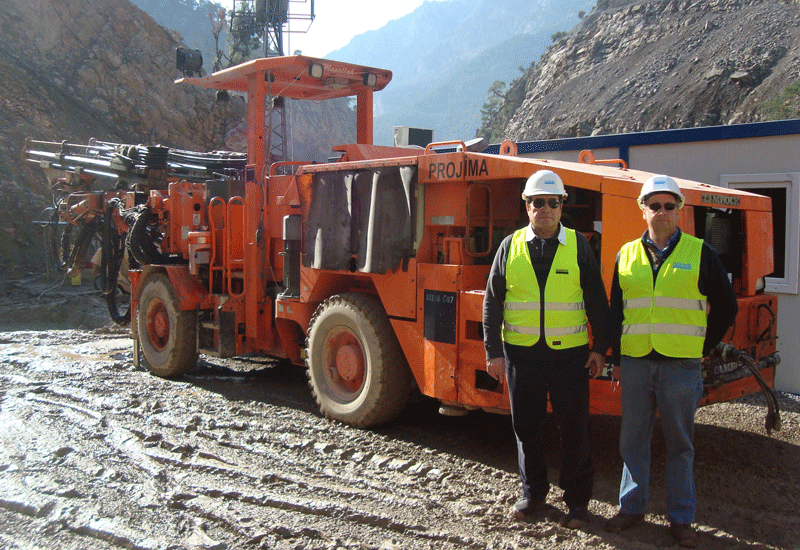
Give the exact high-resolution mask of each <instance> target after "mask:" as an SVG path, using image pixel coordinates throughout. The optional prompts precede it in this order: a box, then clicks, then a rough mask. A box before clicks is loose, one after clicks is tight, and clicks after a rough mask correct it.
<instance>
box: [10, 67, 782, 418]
mask: <svg viewBox="0 0 800 550" xmlns="http://www.w3.org/2000/svg"><path fill="white" fill-rule="evenodd" d="M391 77H392V75H391V72H389V71H387V70H382V69H377V68H372V67H365V66H358V65H352V64H347V63H340V62H335V61H330V60H326V59H317V58H311V57H305V56H289V57H273V58H262V59H256V60H252V61H249V62H246V63H243V64H241V65H237V66H235V67H231V68H228V69H225V70H222V71H219V72H216V73H213V74H211V75H209V76H205V77H196V78H182V79H180V80H178V81H177V83H178V84H180V85H196V86H202V87H205V88H212V89H217V90H227V91H230V92H239V93H242V94H246V96H247V109H248V113H247V122H248V145H247V154H246V156H245V155H243V154H236V153H224V152H214V153H194V152H189V151H175V150H171V149H168V148H163V147H141V146H129V145H121V144H110V143H103V142H91V143H90V144H89V145H81V146H78V145H71V144H69V143H57V144H48V143H45V142H37V141H30V140H29V142H28V144H27V145H26V156H27V158H28V159H29V160H31V161H32V162H36V163H39V164H40V165H41V166H42V167H44V168H45V169H46V171H47V172H48V174H49V176H48V177H50V180H51V183H52V184H53V188H54V189H56V190H57V198H56V199H55V203H54V214H53V216H54V219H56V218H57V220H58V221H59V222H60V223H61V224H62V225H64V224H65V225H68V226H73V227H79V228H84V230H86V228H87V227H88V228H90V230H92V231H95V233H96V234H99V235H100V236H101V241H102V249H103V265H104V268H103V273H104V274H105V282H104V286H103V288H104V292H105V294H106V296H107V297H109V304H110V310H111V311H112V316H114V317H115V319H117V320H118V321H120V322H125V321H126V320H127V318H128V315H126V314H125V313H121V312H119V311H118V308H117V305H118V301H117V300H116V298H115V296H116V295H118V292H117V291H116V289H115V287H116V285H117V281H118V275H117V272H118V270H119V269H120V267H121V266H123V260H127V264H128V265H127V274H128V275H129V277H130V282H131V285H130V288H131V290H130V314H129V318H130V319H131V323H130V327H131V330H130V335H131V338H132V339H133V345H134V360H135V362H136V363H137V364H141V365H143V366H145V367H146V368H148V369H150V371H152V372H153V373H154V374H156V375H159V376H177V375H180V374H182V373H185V372H187V371H189V370H190V369H192V368H193V367H194V365H195V363H196V361H197V359H198V354H206V355H211V356H218V357H231V356H237V355H244V354H254V353H257V354H264V355H267V356H272V357H276V358H285V359H287V360H289V361H291V362H292V363H295V364H297V365H302V366H305V367H306V368H307V369H308V377H309V381H310V386H311V389H312V391H313V394H314V396H315V398H316V401H317V403H318V404H319V407H320V410H321V412H322V413H323V414H324V415H326V416H328V417H330V418H333V419H338V420H341V421H343V422H346V423H349V424H352V425H356V426H365V427H366V426H374V425H378V424H381V423H385V422H387V421H390V420H392V419H393V418H395V417H396V416H397V415H398V414H399V413H400V411H401V410H402V409H403V408H404V406H405V405H406V402H407V400H408V397H409V395H410V392H411V391H412V390H413V389H414V387H415V386H416V388H418V389H419V391H420V392H421V393H422V394H424V395H426V396H430V397H431V398H434V399H437V400H439V401H440V403H441V410H442V412H444V413H448V414H459V413H463V412H466V411H468V410H472V409H483V410H486V411H492V412H506V411H508V407H509V403H508V394H507V391H506V389H505V388H504V386H503V385H502V384H500V383H498V381H497V380H494V379H492V378H491V377H489V375H488V374H487V373H486V369H485V354H484V348H483V335H482V302H483V297H484V289H485V286H486V280H487V275H488V273H489V268H490V264H491V261H492V259H493V256H494V252H495V250H496V248H497V246H498V245H499V243H500V241H501V240H502V239H503V237H505V236H506V235H508V234H509V233H511V232H512V231H514V230H515V229H517V228H519V227H521V226H523V225H524V224H525V223H527V217H526V215H525V211H524V206H523V204H522V201H520V198H519V197H520V193H521V190H522V187H523V185H524V183H525V180H526V179H527V178H528V176H530V175H531V174H532V173H534V172H536V171H537V170H540V169H548V170H552V171H554V172H556V173H557V174H558V175H559V176H560V177H561V179H562V180H563V182H564V184H565V185H566V187H567V191H568V193H569V196H570V200H569V202H568V204H566V205H565V206H564V215H563V222H564V224H565V225H567V226H568V227H572V228H574V229H575V230H577V231H581V232H583V233H584V234H585V235H586V236H587V237H588V238H589V241H590V243H591V244H592V245H593V246H594V247H595V250H596V252H597V255H598V259H599V260H600V265H601V268H602V274H603V276H604V279H605V281H606V284H607V285H609V284H610V279H611V274H612V272H613V266H614V261H615V256H616V253H617V251H618V250H619V249H620V247H621V246H622V244H623V243H625V242H627V241H629V240H632V239H635V238H637V237H638V236H640V235H641V234H642V232H643V230H644V225H643V223H642V220H641V213H640V210H639V207H638V206H637V204H636V199H637V197H638V195H639V190H640V188H641V185H642V183H643V182H644V181H645V180H646V179H647V178H648V177H649V176H651V175H652V174H650V173H646V172H641V171H636V170H629V169H627V167H626V166H625V164H624V162H622V161H614V162H612V163H609V162H608V161H603V162H600V161H595V160H594V158H593V155H592V154H591V152H588V151H586V152H584V153H582V154H581V155H580V158H579V161H580V162H562V161H555V160H542V159H532V158H522V157H520V156H517V152H516V146H515V144H514V143H513V142H510V141H506V142H504V143H503V144H502V145H501V147H500V153H499V154H487V153H483V152H481V151H480V150H474V149H476V147H475V143H464V142H460V141H452V142H443V143H432V144H430V145H428V146H427V147H425V148H424V149H423V148H408V147H386V146H377V145H373V143H372V126H373V93H374V92H376V91H378V90H381V89H383V88H384V87H385V86H386V85H387V84H388V83H389V81H390V80H391ZM353 96H354V97H355V99H356V114H357V132H356V135H357V140H356V141H357V142H356V143H354V144H345V145H338V146H334V147H333V152H334V157H335V158H334V159H333V160H331V161H329V162H326V163H310V162H300V161H291V162H289V161H280V162H270V161H269V159H268V158H267V155H266V154H265V150H266V149H267V148H266V139H267V137H268V132H269V131H270V130H269V128H266V127H265V111H266V109H267V106H268V105H270V104H271V103H270V102H274V101H275V100H276V98H291V99H293V100H314V101H319V100H325V99H331V98H338V97H353ZM477 148H478V149H482V148H481V147H477ZM98 174H102V175H113V176H114V177H115V178H116V180H117V185H116V186H115V188H114V189H113V190H106V191H100V190H93V189H92V185H93V183H94V181H95V180H96V179H97V178H99V177H102V176H101V175H98ZM678 184H679V185H680V187H681V190H682V191H683V194H684V195H685V197H686V207H684V208H683V209H682V210H681V214H680V225H681V227H682V228H684V230H685V231H686V232H688V233H692V234H694V235H696V236H698V237H701V238H703V239H705V240H706V241H708V242H710V243H711V244H712V245H713V246H715V248H716V249H717V252H718V254H719V256H720V258H721V259H722V261H723V264H724V265H725V266H726V269H727V270H728V272H729V274H730V277H731V280H732V282H733V286H734V289H735V291H736V293H737V296H738V300H739V315H738V317H737V319H736V323H735V324H734V326H733V327H732V329H731V330H730V331H729V333H728V334H727V336H726V339H725V341H726V342H728V345H727V346H721V347H720V351H721V352H723V353H719V354H717V355H715V356H713V357H710V358H706V360H705V361H704V378H705V393H704V397H703V404H708V403H714V402H719V401H725V400H729V399H732V398H734V397H738V396H740V395H743V394H746V393H751V392H755V391H759V390H763V391H764V392H765V394H766V395H767V399H768V403H769V404H770V412H771V414H773V420H772V421H771V424H770V425H769V426H768V429H772V428H777V427H778V426H779V419H778V417H777V414H778V412H777V402H776V400H775V397H774V395H773V393H772V391H771V389H770V386H772V384H773V382H774V375H775V367H776V365H777V363H778V357H777V355H776V353H775V343H776V328H777V327H776V322H777V303H778V301H777V297H776V296H773V295H770V294H765V293H764V292H763V280H764V277H765V276H766V275H768V274H769V273H770V272H772V270H773V260H772V246H773V244H772V238H771V235H772V214H771V203H770V199H769V198H767V197H763V196H759V195H755V194H751V193H747V192H743V191H737V190H733V189H724V188H720V187H714V186H711V185H706V184H703V183H697V182H693V181H686V180H678ZM54 248H56V249H58V250H59V252H61V253H62V256H63V255H66V253H67V252H71V256H74V257H76V258H77V257H80V253H76V252H75V251H74V249H75V248H78V246H77V245H73V246H63V245H56V246H54ZM66 263H67V265H66V267H65V268H66V269H70V268H71V265H74V258H72V263H70V261H69V260H68V261H67V262H66ZM122 269H123V271H125V268H124V267H122ZM607 290H608V288H607ZM722 348H724V349H722ZM743 367H747V368H743ZM610 380H611V379H610V377H609V376H608V375H606V376H603V377H602V378H600V379H596V380H592V381H591V392H592V393H591V396H592V397H591V406H592V411H593V412H594V413H598V414H619V410H620V405H619V392H618V391H615V388H614V387H613V385H612V383H611V381H610ZM773 409H774V410H773Z"/></svg>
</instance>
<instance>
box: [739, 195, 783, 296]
mask: <svg viewBox="0 0 800 550" xmlns="http://www.w3.org/2000/svg"><path fill="white" fill-rule="evenodd" d="M744 231H745V234H746V235H747V236H748V237H749V238H748V239H746V240H745V249H744V250H743V251H742V253H743V258H742V271H743V273H742V280H743V282H744V288H742V294H745V295H746V296H752V295H753V294H755V293H756V286H757V284H758V279H759V277H764V276H765V275H767V274H769V273H772V271H773V270H774V269H775V267H774V263H773V246H774V245H773V242H772V239H771V238H770V237H771V236H772V212H771V211H770V212H764V211H754V210H747V211H745V213H744Z"/></svg>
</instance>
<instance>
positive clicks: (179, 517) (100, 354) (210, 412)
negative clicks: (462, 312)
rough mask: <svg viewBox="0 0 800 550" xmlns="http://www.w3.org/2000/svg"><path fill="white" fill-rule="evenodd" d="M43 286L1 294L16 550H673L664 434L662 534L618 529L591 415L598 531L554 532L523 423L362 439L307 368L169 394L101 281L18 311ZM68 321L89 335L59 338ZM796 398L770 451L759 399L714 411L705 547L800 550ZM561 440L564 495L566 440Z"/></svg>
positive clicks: (479, 416)
mask: <svg viewBox="0 0 800 550" xmlns="http://www.w3.org/2000/svg"><path fill="white" fill-rule="evenodd" d="M40 284H42V283H40ZM29 286H30V285H28V284H27V283H23V282H17V283H6V285H5V287H4V288H3V289H2V290H3V292H1V293H0V294H2V296H0V330H2V331H4V332H0V548H9V549H17V548H20V549H22V548H24V549H52V548H59V549H64V550H68V549H111V548H131V549H192V550H194V549H204V550H211V549H216V550H222V549H239V548H241V549H249V548H270V549H273V548H274V549H290V548H291V549H318V548H319V549H331V550H334V549H378V548H382V549H386V550H389V549H401V550H412V549H428V548H430V549H459V548H471V549H512V548H546V549H567V548H575V549H577V548H599V549H604V548H624V549H637V550H643V549H654V548H667V547H672V546H673V543H672V539H671V537H670V536H669V533H668V531H667V524H666V522H665V519H664V480H663V459H664V446H663V440H662V439H661V436H660V433H656V437H655V438H654V444H653V462H654V473H653V483H652V487H651V495H652V497H651V505H650V513H649V514H648V516H647V523H646V524H644V525H642V526H639V527H636V528H634V529H632V530H631V531H628V532H625V533H623V534H609V533H606V532H605V531H604V530H603V521H604V519H606V518H609V517H611V516H612V515H613V513H614V512H615V508H616V505H615V503H616V495H617V487H618V484H619V475H620V470H621V462H620V459H619V455H618V452H617V444H618V433H619V420H618V419H617V418H611V417H593V419H592V433H593V452H594V459H595V465H596V470H597V475H596V478H597V479H596V485H595V499H594V500H593V501H592V503H591V506H590V511H591V512H592V514H593V517H592V521H591V522H590V524H589V525H588V527H587V528H585V529H582V530H578V531H570V530H567V529H565V528H562V527H560V526H559V525H558V519H559V517H560V516H561V515H562V514H563V511H564V506H563V503H561V501H560V498H559V497H560V491H559V490H558V489H557V488H556V487H554V488H553V490H552V492H551V494H550V496H549V501H550V502H551V503H552V504H553V505H554V506H555V507H556V509H555V510H554V511H553V512H552V513H551V514H550V516H549V517H545V518H542V519H541V520H539V521H535V522H531V523H520V522H517V521H513V520H512V519H511V518H510V516H509V512H508V511H509V507H510V506H511V504H513V502H514V501H515V500H516V499H517V498H518V494H519V483H518V479H517V474H516V454H515V445H514V441H513V435H512V432H511V429H510V420H509V417H507V416H499V415H491V414H486V413H483V412H472V413H470V414H469V415H467V416H464V417H460V418H452V417H444V416H440V415H439V414H438V412H437V404H436V403H435V402H433V401H431V400H428V399H427V398H424V397H422V396H416V397H415V398H414V399H413V400H412V402H411V403H410V404H409V406H408V407H407V408H406V410H405V412H404V413H403V414H402V416H401V417H400V418H399V419H398V420H397V421H396V422H394V423H392V424H391V425H389V426H386V427H384V428H381V429H375V430H359V429H354V428H351V427H349V426H345V425H342V424H339V423H335V422H331V421H328V420H325V419H324V418H322V417H320V415H319V414H318V412H317V410H316V407H315V404H314V402H313V400H312V398H311V395H310V392H309V390H308V386H307V383H306V376H305V373H304V371H303V369H300V368H298V367H294V366H291V365H287V364H282V363H275V362H272V361H270V360H266V359H262V358H244V359H241V360H217V359H213V358H209V357H202V358H201V362H200V363H199V365H198V368H197V369H196V371H194V372H192V373H191V374H189V375H186V376H183V377H181V378H179V379H175V380H165V379H161V378H156V377H154V376H151V375H150V374H148V373H147V372H144V371H142V370H139V369H136V368H134V366H133V363H132V354H131V341H130V340H129V339H128V338H127V331H126V330H124V329H120V328H113V327H108V326H107V323H106V322H105V319H104V314H103V306H102V303H101V302H100V301H99V299H98V298H97V296H96V293H95V292H93V291H92V289H91V286H90V285H88V284H87V283H86V282H85V281H84V285H83V286H81V287H76V288H70V287H57V288H54V289H51V290H50V291H48V292H45V293H44V294H38V291H37V293H35V294H30V295H28V297H27V298H19V296H20V294H22V295H24V292H22V289H26V288H28V287H29ZM50 286H52V285H50ZM64 318H67V319H68V321H69V323H73V325H72V326H82V327H83V328H81V329H71V330H57V327H59V326H63V319H64ZM26 326H27V327H36V328H37V329H38V330H24V329H25V327H26ZM780 402H781V405H782V407H783V429H782V430H781V431H780V432H777V433H773V436H772V437H768V436H767V435H766V434H765V433H764V428H763V418H764V415H765V413H766V410H765V407H764V405H763V399H762V398H761V397H760V396H755V397H752V398H742V399H740V400H738V401H736V402H733V403H727V404H721V405H714V406H710V407H707V408H704V409H702V410H701V411H700V412H699V413H698V419H697V421H698V426H697V434H696V448H697V453H696V474H697V475H696V483H697V491H698V497H699V509H698V514H697V524H696V525H697V527H698V530H699V532H700V547H701V548H710V549H723V548H786V549H796V548H800V514H799V513H798V510H800V427H799V425H798V423H799V422H800V400H799V399H798V398H797V397H796V396H792V395H787V394H781V395H780ZM547 443H548V449H549V450H550V451H549V453H548V462H549V465H550V466H551V469H550V477H551V481H552V482H553V483H556V481H557V475H558V472H557V466H558V453H557V448H558V434H557V431H556V429H555V427H554V426H553V425H552V424H551V425H548V435H547Z"/></svg>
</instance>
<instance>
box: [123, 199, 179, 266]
mask: <svg viewBox="0 0 800 550" xmlns="http://www.w3.org/2000/svg"><path fill="white" fill-rule="evenodd" d="M152 215H153V214H152V212H151V210H150V207H149V206H144V207H143V208H142V210H141V211H140V212H139V213H138V215H137V217H136V221H135V222H134V223H133V227H132V228H131V232H130V234H129V236H128V244H129V246H130V252H131V255H132V256H133V259H134V260H136V261H137V262H139V263H140V264H142V265H149V264H160V265H163V264H169V263H174V262H172V261H171V260H170V257H169V255H167V254H162V252H161V251H160V250H159V249H158V247H157V246H156V245H155V244H154V243H153V241H152V240H151V239H150V235H149V233H148V231H147V228H148V226H149V225H150V219H151V217H152Z"/></svg>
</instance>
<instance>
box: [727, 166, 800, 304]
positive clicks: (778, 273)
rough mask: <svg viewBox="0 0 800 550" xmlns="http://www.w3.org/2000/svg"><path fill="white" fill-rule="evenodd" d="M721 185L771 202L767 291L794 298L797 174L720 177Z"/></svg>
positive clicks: (799, 238) (799, 245)
mask: <svg viewBox="0 0 800 550" xmlns="http://www.w3.org/2000/svg"><path fill="white" fill-rule="evenodd" d="M720 185H722V187H729V188H731V189H740V190H742V191H750V192H751V193H758V194H759V195H766V196H767V197H770V198H771V199H772V238H773V241H772V242H773V245H774V247H773V248H774V251H775V258H774V266H775V271H773V272H772V273H770V274H769V275H768V276H767V277H766V279H765V283H766V289H765V290H766V291H767V292H774V293H780V294H797V293H798V288H797V278H798V256H799V255H800V223H798V217H799V216H800V172H797V173H781V174H722V175H721V176H720Z"/></svg>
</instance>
